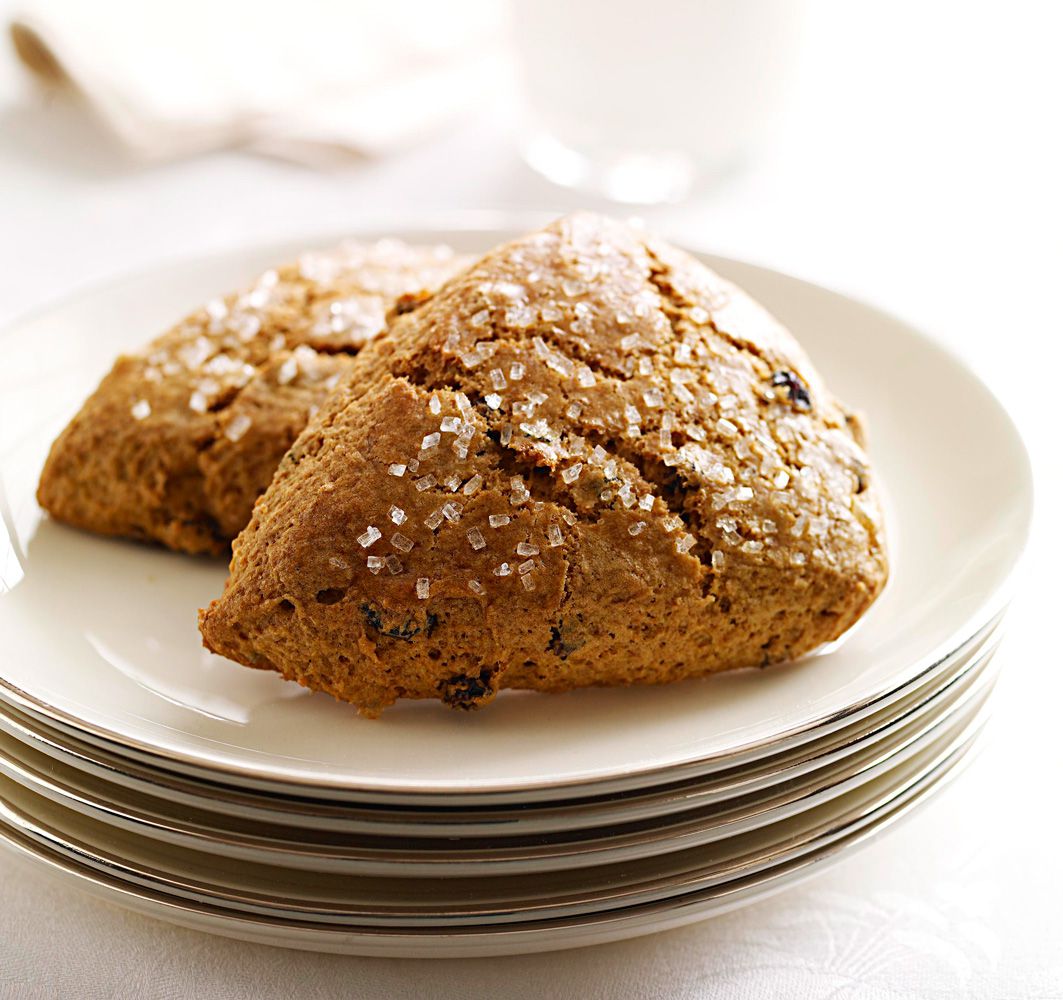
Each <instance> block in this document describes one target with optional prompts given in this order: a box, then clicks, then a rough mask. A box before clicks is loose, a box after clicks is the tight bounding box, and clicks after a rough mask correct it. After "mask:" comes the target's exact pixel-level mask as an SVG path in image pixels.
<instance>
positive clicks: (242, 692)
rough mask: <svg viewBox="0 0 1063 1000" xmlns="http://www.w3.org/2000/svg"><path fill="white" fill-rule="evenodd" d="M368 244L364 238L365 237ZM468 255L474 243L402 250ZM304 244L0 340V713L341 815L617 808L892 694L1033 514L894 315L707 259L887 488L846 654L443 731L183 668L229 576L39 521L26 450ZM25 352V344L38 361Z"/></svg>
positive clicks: (954, 391)
mask: <svg viewBox="0 0 1063 1000" xmlns="http://www.w3.org/2000/svg"><path fill="white" fill-rule="evenodd" d="M369 235H372V234H369ZM399 235H401V236H403V237H404V238H406V239H409V240H412V241H418V242H422V241H428V242H440V241H442V242H448V243H451V244H452V245H454V246H456V247H457V248H458V249H460V250H468V251H476V250H483V249H486V248H487V247H489V246H491V245H493V244H494V243H497V242H499V241H500V240H502V239H504V238H507V237H509V236H511V235H513V232H512V231H507V230H505V229H496V230H486V229H480V230H425V231H413V232H402V233H400V234H399ZM303 246H304V244H303V243H302V242H300V243H289V244H287V245H282V246H275V247H271V248H266V249H257V250H251V251H239V252H233V253H230V254H226V255H222V256H218V257H214V258H210V259H204V260H197V261H191V262H185V263H178V264H172V265H169V266H166V267H161V268H158V269H156V270H154V271H151V272H148V273H145V274H142V275H139V276H137V277H133V278H129V279H126V280H124V281H122V282H120V283H117V284H114V285H111V286H109V287H107V288H104V289H101V290H99V291H96V292H93V293H90V294H87V295H83V296H80V297H78V298H76V299H73V300H70V301H68V302H66V303H65V304H62V305H59V306H56V307H54V308H52V309H50V310H47V311H45V312H43V313H41V314H38V315H37V316H35V317H33V318H31V319H28V320H26V321H24V322H22V323H20V324H18V325H17V326H15V327H13V328H11V329H9V330H8V331H7V332H6V333H5V334H3V335H2V345H3V349H4V358H5V366H4V370H3V374H2V375H0V477H2V479H0V490H2V492H0V512H2V517H3V522H4V527H5V529H6V531H5V532H4V533H3V534H0V575H2V580H3V582H4V584H5V586H6V592H5V593H3V594H0V634H2V635H3V636H4V648H3V651H2V652H0V683H2V687H0V694H2V695H3V697H5V698H7V699H9V700H10V701H11V702H12V703H13V704H16V705H18V706H20V707H22V708H23V709H24V710H25V711H27V712H28V713H30V714H36V715H37V716H38V717H40V718H42V719H46V720H48V721H50V722H51V724H53V725H55V726H56V727H64V726H65V727H67V729H68V731H70V732H72V733H80V734H82V735H83V736H84V738H85V739H87V740H96V741H99V742H100V743H101V745H110V746H112V747H115V748H118V749H120V750H122V751H123V752H125V753H128V754H131V755H135V754H141V755H143V757H144V759H147V760H152V759H155V760H158V759H159V758H162V759H164V760H165V761H166V762H167V763H168V764H169V765H170V766H172V767H174V768H180V769H183V770H186V771H187V772H188V773H190V774H192V773H198V774H205V775H211V774H213V775H215V776H217V775H227V776H228V777H229V779H230V780H233V781H234V782H237V781H238V782H239V783H242V784H247V785H248V786H249V787H262V788H272V789H278V788H280V789H282V790H284V789H286V790H288V791H289V792H290V791H291V790H292V786H298V787H299V788H300V790H301V791H302V792H303V794H323V795H329V796H336V795H342V794H345V793H350V794H357V795H358V796H359V797H361V798H363V799H367V800H368V799H369V798H370V797H372V796H377V797H379V798H381V799H384V800H386V799H387V798H388V797H396V798H398V799H400V800H417V801H432V800H433V799H435V800H437V801H448V802H459V801H462V799H461V797H468V799H469V800H471V801H481V800H483V799H485V798H489V797H491V796H495V797H497V798H498V799H499V801H513V800H524V801H530V800H534V799H535V798H536V797H540V798H541V797H553V798H556V797H557V795H558V791H557V790H558V788H559V787H561V786H572V787H574V788H575V787H579V786H581V785H589V784H591V783H597V787H600V788H605V787H617V788H619V787H637V786H638V785H639V784H640V783H641V784H647V783H653V782H659V781H660V780H662V779H661V777H660V774H661V772H662V771H663V770H665V769H676V770H675V772H674V773H675V776H676V777H681V776H682V774H681V769H682V768H683V767H697V768H699V769H701V770H702V771H705V770H709V769H712V768H714V767H720V768H722V767H726V766H728V765H730V764H733V763H734V762H735V761H736V760H738V759H743V755H744V756H745V757H755V756H757V755H763V754H765V753H774V752H777V751H778V750H780V749H785V748H786V747H787V746H788V745H792V744H793V743H795V742H799V741H800V740H802V739H807V738H809V735H810V734H813V733H815V732H816V731H817V730H818V729H819V728H821V727H823V726H825V725H831V724H833V725H838V726H840V725H842V724H843V723H844V721H845V719H846V718H847V716H848V715H849V714H850V713H854V712H859V711H871V710H873V708H874V707H875V706H876V705H881V704H883V703H885V700H886V699H888V698H891V697H897V696H898V695H900V694H901V693H903V691H904V690H905V689H906V688H907V687H908V686H910V685H912V684H913V683H915V682H916V681H917V679H918V678H920V677H922V676H923V675H924V674H925V672H927V671H928V670H930V669H932V668H933V667H934V665H935V664H937V663H939V662H941V661H942V660H943V659H944V658H945V657H947V656H948V655H949V654H950V653H951V652H952V651H953V650H955V649H956V648H957V647H958V646H959V645H960V644H961V643H962V642H963V641H964V639H966V638H967V637H969V636H970V635H971V634H972V633H974V632H975V631H976V630H977V629H978V628H979V627H980V626H982V625H983V624H984V623H986V622H987V621H988V620H989V619H990V618H991V617H992V616H993V615H995V614H996V613H997V612H998V611H999V610H1000V608H1001V607H1002V606H1003V604H1004V602H1005V601H1006V599H1007V592H1008V586H1009V580H1010V577H1011V573H1012V570H1013V568H1014V565H1015V563H1016V560H1017V558H1018V556H1019V553H1020V551H1021V549H1022V547H1023V544H1024V541H1025V537H1026V532H1027V526H1028V521H1029V511H1030V498H1031V489H1030V472H1029V466H1028V462H1027V458H1026V454H1025V451H1024V449H1023V446H1022V443H1021V441H1020V439H1019V437H1018V435H1017V433H1016V431H1015V429H1014V427H1013V425H1012V424H1011V422H1010V420H1009V419H1008V417H1007V415H1006V414H1005V413H1004V412H1003V410H1002V409H1001V407H1000V406H999V404H998V403H997V402H996V400H995V399H994V398H993V396H992V395H991V394H990V393H989V391H988V390H987V389H986V388H985V387H984V386H983V385H982V384H981V383H980V382H979V381H978V380H977V378H975V377H974V376H973V375H972V374H971V373H970V372H969V371H968V370H967V369H966V368H965V367H964V366H963V365H962V364H961V363H960V362H958V361H957V360H956V359H955V358H954V357H952V356H951V355H950V354H948V353H947V352H946V351H944V350H943V349H942V348H940V347H939V346H937V345H935V344H934V343H933V342H932V341H930V340H929V339H927V338H926V337H925V336H924V335H922V334H920V333H918V332H917V331H915V330H912V329H911V328H910V327H908V326H906V325H905V324H903V323H901V322H899V321H898V320H896V319H894V318H892V317H890V316H888V315H886V314H884V313H882V312H879V311H877V310H875V309H872V308H870V307H868V306H866V305H863V304H861V303H858V302H854V301H852V300H850V299H847V298H845V297H843V296H840V295H837V294H835V293H833V292H829V291H826V290H824V289H822V288H818V287H816V286H814V285H811V284H808V283H805V282H801V281H798V280H796V279H794V278H790V277H786V276H784V275H781V274H777V273H775V272H772V271H767V270H764V269H762V268H757V267H753V266H751V265H748V264H741V263H738V262H734V261H727V260H720V259H716V258H711V257H705V258H704V259H705V260H706V261H707V262H708V263H709V264H710V265H712V266H714V267H716V268H717V269H718V270H719V271H721V272H722V273H724V274H725V275H727V276H728V277H730V278H732V279H733V280H735V281H737V282H738V283H739V284H740V285H742V286H744V287H745V288H746V289H747V290H748V291H749V292H751V293H752V294H753V296H754V297H755V298H758V299H760V300H761V301H762V302H763V303H764V304H765V305H767V306H768V308H769V309H771V310H772V311H773V312H775V313H776V314H777V315H778V316H779V317H780V318H781V319H782V320H783V321H784V322H785V323H787V324H788V325H789V326H790V327H791V329H793V331H794V332H795V333H796V335H797V336H798V337H799V339H800V340H801V341H802V342H803V343H804V344H805V346H806V347H807V349H808V350H809V352H810V353H811V355H812V357H813V359H814V360H815V362H816V364H817V365H818V367H819V369H820V371H821V372H822V373H823V375H824V376H825V378H826V380H827V382H828V383H829V384H830V385H832V386H833V387H834V389H835V390H836V391H837V392H838V393H839V395H841V396H842V397H843V398H845V399H846V400H848V401H849V402H851V403H852V404H853V405H856V406H858V407H859V408H860V409H862V410H863V411H865V412H866V414H867V415H868V418H869V422H870V427H871V434H872V456H873V460H874V462H875V464H876V466H877V469H878V472H879V475H880V477H881V478H882V480H883V481H884V483H885V484H886V492H887V494H888V497H889V515H890V520H891V524H892V533H891V557H892V579H891V582H890V585H889V586H888V587H887V589H886V592H885V593H884V594H883V596H882V597H881V598H880V599H879V601H878V602H877V603H876V605H875V606H874V607H873V608H872V610H871V612H870V613H869V614H868V615H867V616H866V617H865V619H864V620H863V621H862V622H861V623H860V625H859V626H858V627H857V628H856V629H855V630H853V631H852V632H851V633H850V634H849V636H848V637H847V638H846V640H845V641H844V642H842V643H840V644H836V645H834V646H833V647H832V648H830V649H829V650H827V651H825V652H823V653H822V654H820V655H817V656H813V657H809V658H807V659H805V660H804V661H803V662H800V663H796V664H792V665H789V666H784V667H779V668H773V669H771V670H767V671H761V670H756V671H743V672H735V673H732V674H728V675H724V676H720V677H716V678H712V679H709V680H705V681H699V682H688V683H684V684H680V685H672V686H667V687H659V688H638V689H634V688H633V689H615V690H588V691H579V692H573V693H571V694H567V695H564V696H553V697H544V696H541V695H529V694H520V693H507V694H504V695H503V696H501V697H500V698H499V699H498V700H497V701H496V702H495V703H494V704H493V705H492V706H491V707H490V710H488V711H485V712H479V713H472V714H468V715H465V714H457V713H453V712H450V711H448V710H445V709H444V708H442V707H441V706H440V705H438V704H435V703H409V704H403V705H400V706H398V707H396V708H395V709H392V710H390V711H389V712H387V713H386V714H385V715H384V717H383V718H382V719H381V720H379V721H376V722H369V721H366V720H362V719H359V718H357V717H355V715H354V713H353V712H352V711H351V710H350V709H349V708H348V707H346V706H344V705H341V704H338V703H336V702H334V701H332V700H331V699H330V698H327V697H324V696H320V695H312V694H309V693H308V692H305V691H304V690H302V689H300V688H298V687H296V686H295V685H292V684H289V683H286V682H284V681H282V680H280V679H279V678H278V677H276V676H273V675H269V674H264V673H261V672H258V671H251V670H245V669H243V668H241V667H238V666H236V665H234V664H231V663H228V662H227V661H224V660H222V659H219V658H217V657H213V656H211V655H209V654H207V653H205V652H204V651H203V650H202V649H201V648H200V645H199V636H198V633H197V631H196V624H195V609H196V608H197V607H199V606H201V605H203V604H205V603H206V602H207V601H209V600H210V599H211V598H212V597H213V596H215V595H216V594H217V593H219V592H220V590H221V586H222V582H223V580H224V575H225V569H224V567H223V566H222V565H221V564H219V563H214V562H210V561H206V560H193V559H188V558H186V557H183V556H178V555H174V554H170V553H166V552H162V551H158V550H154V549H150V548H147V547H144V546H139V545H134V544H124V543H120V542H115V541H111V540H105V539H100V538H95V537H92V536H89V535H85V534H81V533H78V532H76V531H72V530H68V529H66V528H64V527H62V526H60V525H57V524H54V523H52V522H50V521H47V520H42V516H41V514H40V511H39V510H38V508H37V505H36V503H35V502H34V498H33V492H34V488H35V485H36V480H37V476H38V473H39V470H40V467H41V464H42V462H43V458H44V455H45V453H46V451H47V448H48V445H49V443H50V441H51V440H52V438H53V437H54V436H55V435H56V434H57V433H58V432H59V430H60V429H61V428H62V426H63V424H64V423H65V422H66V421H67V420H68V419H69V417H70V416H71V415H72V414H73V413H74V411H75V410H76V409H77V407H78V406H79V404H80V402H81V401H82V399H83V398H84V397H85V395H87V394H88V392H90V391H91V389H92V388H93V386H94V385H95V383H96V381H97V380H98V378H99V377H100V376H101V375H102V374H103V373H104V372H105V371H106V370H107V368H108V367H109V366H110V363H111V360H112V358H113V356H114V355H115V354H116V353H117V352H118V351H119V350H121V349H123V348H131V347H136V346H137V345H139V344H141V343H142V342H144V341H145V340H146V339H147V338H149V337H150V336H152V335H154V334H155V333H157V332H158V331H160V330H161V329H163V328H165V327H166V326H167V325H169V323H170V322H172V321H173V320H174V319H175V318H177V317H179V316H180V315H181V314H182V313H183V312H184V311H186V310H187V309H189V308H191V307H193V306H195V305H197V304H199V303H200V302H201V301H202V300H204V299H205V298H207V297H209V296H210V295H212V294H216V293H218V292H220V291H223V290H225V289H228V288H230V287H232V286H235V285H238V284H239V283H240V282H242V281H246V280H248V279H250V278H251V277H253V276H254V275H255V274H256V273H257V272H258V271H260V270H262V269H264V268H265V267H267V266H269V265H271V264H273V263H275V262H276V261H278V260H282V259H284V258H286V257H290V256H292V255H293V254H294V253H295V252H296V251H297V250H298V249H301V248H302V247H303ZM42 345H44V349H42Z"/></svg>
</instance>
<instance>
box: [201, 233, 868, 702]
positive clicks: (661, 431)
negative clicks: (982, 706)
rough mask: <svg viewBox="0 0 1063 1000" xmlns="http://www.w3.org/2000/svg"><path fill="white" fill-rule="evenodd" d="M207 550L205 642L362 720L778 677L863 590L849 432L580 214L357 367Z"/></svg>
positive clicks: (788, 362) (775, 348)
mask: <svg viewBox="0 0 1063 1000" xmlns="http://www.w3.org/2000/svg"><path fill="white" fill-rule="evenodd" d="M233 551H234V554H233V560H232V563H231V568H230V569H231V572H230V578H229V581H228V583H227V584H226V587H225V591H224V593H223V594H222V596H221V597H220V598H219V599H218V600H216V601H214V602H213V603H212V604H211V606H210V607H209V608H208V609H207V610H206V611H205V612H203V613H202V614H201V629H202V632H203V635H204V639H205V643H206V645H207V646H208V647H209V648H210V649H212V650H214V651H216V652H218V653H221V654H223V655H225V656H228V657H230V658H232V659H234V660H237V661H239V662H241V663H245V664H247V665H249V666H253V667H261V668H266V669H272V670H277V671H279V672H280V673H282V674H283V675H284V676H285V677H288V678H290V679H293V680H296V681H298V682H299V683H301V684H304V685H306V686H307V687H310V688H314V689H318V690H323V691H327V692H329V693H331V694H333V695H334V696H335V697H337V698H341V699H344V700H347V701H350V702H352V703H353V704H355V705H356V706H358V708H359V709H360V710H361V711H362V712H363V713H364V714H366V715H375V714H378V713H379V712H380V711H381V710H382V709H383V708H384V707H386V706H387V705H389V704H391V703H392V702H394V701H395V700H396V699H398V698H440V699H442V700H443V701H444V702H446V703H447V704H449V705H452V706H455V707H461V708H469V707H475V706H478V705H481V704H483V703H484V702H486V701H488V700H490V699H491V698H492V697H493V696H494V695H495V693H496V692H497V691H498V690H499V689H501V688H506V687H510V688H532V689H537V690H545V691H563V690H566V689H570V688H574V687H580V686H585V685H611V684H635V683H660V682H665V681H672V680H678V679H681V678H687V677H695V676H700V675H705V674H709V673H712V672H714V671H719V670H726V669H730V668H736V667H748V666H754V665H764V664H768V663H772V662H777V661H781V660H786V659H791V658H794V657H797V656H800V655H802V654H803V653H806V652H808V651H810V650H812V649H814V648H816V647H817V646H819V645H821V644H822V643H824V642H828V641H830V640H832V639H835V638H837V637H838V636H839V635H841V634H842V633H843V632H844V631H845V630H846V629H848V628H849V627H850V626H851V625H852V624H853V623H854V622H855V621H856V620H857V619H858V618H859V617H860V616H861V615H862V614H863V613H864V612H865V611H866V610H867V608H868V607H869V606H870V604H871V603H872V601H873V600H874V599H875V597H876V596H877V594H878V593H879V592H880V590H881V589H882V587H883V585H884V583H885V580H886V574H887V563H886V555H885V549H884V540H883V536H882V527H881V515H880V510H879V503H878V499H877V495H876V490H875V485H874V478H873V475H872V473H871V471H870V468H869V465H868V460H867V457H866V455H865V453H864V449H863V441H862V432H861V428H860V424H859V422H858V421H857V420H856V418H855V417H854V416H853V415H852V414H851V413H850V412H849V411H847V410H846V409H845V408H844V407H843V406H842V405H841V404H840V403H839V402H838V401H837V400H836V399H835V398H834V397H833V396H832V395H831V394H830V392H829V391H828V390H827V389H826V387H825V386H824V385H823V383H822V382H821V380H820V378H819V377H818V375H817V374H816V372H815V370H814V369H813V368H812V366H811V364H810V362H809V360H808V358H807V357H806V355H805V354H804V352H803V351H802V350H801V348H800V347H799V346H798V345H797V343H796V342H795V341H794V339H793V338H792V337H791V336H790V334H789V333H788V332H787V331H786V330H784V329H783V328H782V327H781V326H780V325H779V324H778V322H776V321H775V320H774V319H773V318H772V317H771V316H769V315H768V314H767V313H766V312H765V311H764V310H763V309H761V308H760V307H759V306H758V305H756V304H755V303H754V302H753V301H752V300H750V298H749V297H748V296H747V295H746V294H745V293H743V292H742V291H741V290H739V289H738V288H736V287H735V286H733V285H731V284H730V283H728V282H727V281H725V280H723V279H722V278H720V277H719V276H717V275H716V274H714V273H713V272H712V271H710V270H708V269H707V268H705V267H704V266H703V265H701V264H700V263H699V262H697V261H695V260H694V259H693V258H691V257H689V256H688V255H686V254H684V253H682V252H680V251H678V250H675V249H673V248H671V247H670V246H668V245H666V244H664V243H662V242H660V241H658V240H655V239H652V238H649V237H647V236H645V235H643V234H641V233H639V232H636V231H634V230H632V229H629V228H626V227H624V226H622V225H619V224H617V223H614V222H611V221H608V220H605V219H602V218H599V217H597V216H593V215H586V214H580V215H576V216H572V217H569V218H566V219H563V220H560V221H559V222H557V223H555V224H553V225H551V226H549V227H548V228H546V229H545V230H543V231H541V232H538V233H534V234H532V235H530V236H527V237H525V238H523V239H520V240H517V241H515V242H513V243H510V244H508V245H505V246H503V247H500V248H499V249H496V250H495V251H493V252H491V253H489V254H488V255H487V256H486V257H484V258H483V259H482V260H481V261H480V262H478V263H477V264H475V265H474V266H472V267H471V268H470V269H469V270H467V271H465V272H463V273H462V274H460V275H458V276H457V277H456V278H454V279H453V280H451V281H450V282H448V283H447V284H446V285H445V286H444V287H443V288H442V289H441V290H440V291H439V292H438V293H437V294H436V295H435V296H433V297H432V298H431V299H430V300H428V301H427V302H426V303H425V304H423V305H422V306H421V307H419V308H418V309H416V310H415V311H413V312H411V313H410V314H409V315H407V316H404V317H402V318H401V319H400V320H398V321H397V322H396V323H395V324H393V326H392V328H391V330H390V333H389V336H388V337H387V338H382V339H380V340H378V341H376V342H374V343H373V344H371V345H370V346H369V347H368V348H367V349H366V350H364V351H363V352H362V353H361V354H360V355H359V356H358V358H357V359H356V360H355V361H354V362H353V364H352V366H351V370H350V371H349V372H348V373H347V374H346V375H345V376H344V378H343V380H342V382H341V384H340V386H339V387H338V388H337V390H336V392H335V393H334V394H333V395H332V396H331V397H330V399H329V401H328V404H327V406H326V407H324V408H323V409H322V411H321V412H320V413H319V414H318V415H317V416H316V417H315V418H314V419H313V420H312V421H311V422H310V424H309V425H308V426H307V428H306V430H304V431H303V433H302V434H301V435H300V437H299V439H298V440H297V441H296V443H295V445H294V446H293V447H292V449H291V451H290V452H289V453H288V455H287V456H285V458H284V460H283V462H282V463H281V466H280V469H279V470H278V473H277V476H276V477H275V479H274V481H273V483H272V484H271V486H270V488H269V490H268V491H267V493H266V494H265V496H264V497H263V499H262V500H261V502H260V503H259V504H258V506H257V507H256V508H255V512H254V516H253V517H252V520H251V522H250V524H249V525H248V527H247V529H246V530H245V531H244V532H243V533H242V534H241V535H240V536H239V538H238V539H237V540H236V542H235V544H234V550H233Z"/></svg>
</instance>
